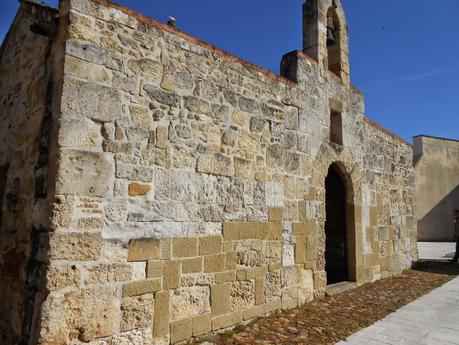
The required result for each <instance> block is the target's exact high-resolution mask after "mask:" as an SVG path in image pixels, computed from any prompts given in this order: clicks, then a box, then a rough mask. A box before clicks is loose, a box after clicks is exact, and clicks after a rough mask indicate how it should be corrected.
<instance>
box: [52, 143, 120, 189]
mask: <svg viewBox="0 0 459 345" xmlns="http://www.w3.org/2000/svg"><path fill="white" fill-rule="evenodd" d="M113 173H114V168H113V164H112V163H111V162H110V161H109V157H108V156H107V155H106V154H103V153H98V152H88V151H78V150H63V151H62V154H61V162H60V167H59V172H58V177H57V184H56V193H57V194H62V195H68V194H70V195H84V196H92V197H105V196H107V195H108V193H109V191H110V186H111V185H112V183H113Z"/></svg>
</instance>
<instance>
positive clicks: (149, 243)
mask: <svg viewBox="0 0 459 345" xmlns="http://www.w3.org/2000/svg"><path fill="white" fill-rule="evenodd" d="M159 259H160V241H159V240H155V239H150V238H148V239H139V240H132V241H131V242H130V243H129V257H128V261H146V260H159Z"/></svg>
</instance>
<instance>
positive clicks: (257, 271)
mask: <svg viewBox="0 0 459 345" xmlns="http://www.w3.org/2000/svg"><path fill="white" fill-rule="evenodd" d="M266 272H268V266H260V267H252V268H249V269H248V270H247V279H255V278H263V277H264V276H265V274H266Z"/></svg>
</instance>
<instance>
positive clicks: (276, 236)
mask: <svg viewBox="0 0 459 345" xmlns="http://www.w3.org/2000/svg"><path fill="white" fill-rule="evenodd" d="M266 239H267V240H271V241H278V240H281V239H282V224H281V223H271V222H270V223H268V234H267V236H266Z"/></svg>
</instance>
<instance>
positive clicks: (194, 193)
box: [2, 0, 416, 345]
mask: <svg viewBox="0 0 459 345" xmlns="http://www.w3.org/2000/svg"><path fill="white" fill-rule="evenodd" d="M60 31H61V34H62V35H63V36H62V37H65V38H66V40H65V42H64V43H63V44H65V60H64V66H63V71H64V72H63V75H62V76H61V78H62V85H61V87H62V96H60V95H56V94H55V96H57V97H59V108H58V109H55V110H54V112H53V114H54V115H55V116H56V118H58V120H59V122H58V132H57V138H56V144H57V146H58V157H59V160H58V161H57V167H56V168H57V171H56V178H55V188H53V189H50V191H52V195H53V204H52V210H51V212H50V219H49V220H50V225H49V230H50V232H49V233H46V234H43V235H42V238H45V239H46V241H48V242H49V248H48V250H47V251H46V258H47V262H48V266H47V267H46V278H47V279H46V288H47V298H46V300H45V301H44V304H43V306H42V308H41V316H40V317H41V324H40V325H39V326H38V329H39V331H40V336H39V343H40V344H53V345H57V344H91V345H96V344H97V345H108V344H145V345H146V344H151V343H153V344H168V343H176V342H179V341H182V340H187V339H189V338H191V337H193V336H198V335H202V334H206V333H209V332H211V331H218V330H221V329H225V328H227V327H231V326H234V325H236V324H238V323H240V322H243V321H248V320H251V319H253V318H255V317H258V316H261V315H264V314H267V313H269V312H272V311H274V310H278V309H282V308H292V307H296V306H299V305H302V304H304V303H305V302H308V301H310V300H312V299H313V298H315V297H319V296H323V295H324V293H325V289H326V285H327V280H326V272H325V232H324V225H325V219H326V215H325V177H326V175H327V172H328V169H329V167H330V166H331V165H332V164H336V165H337V166H338V167H339V169H340V170H341V171H342V173H343V176H344V178H345V180H346V186H347V191H348V194H347V200H346V203H347V208H348V210H349V212H348V216H349V217H348V222H349V224H348V231H350V232H351V234H350V237H351V239H352V244H351V246H350V250H351V265H350V276H351V279H352V280H354V281H355V282H357V283H359V284H361V283H365V282H369V281H373V280H376V279H380V278H382V277H386V276H389V275H391V274H396V273H398V272H400V271H401V270H403V269H406V268H409V267H410V265H411V261H412V260H413V259H416V249H415V244H416V237H415V233H416V231H415V222H413V212H414V210H413V207H414V197H413V193H414V181H413V176H412V168H411V159H412V150H411V147H410V145H408V144H407V143H405V142H403V141H401V140H400V139H398V138H396V137H395V136H393V135H391V134H390V133H387V132H385V131H383V130H382V129H381V128H379V127H377V126H375V125H374V124H372V123H371V122H370V121H369V120H368V119H366V118H365V115H364V99H363V95H362V94H361V93H360V92H359V91H358V90H356V89H354V88H352V87H350V86H349V85H348V84H347V83H346V82H342V81H341V80H340V78H338V77H337V76H335V75H333V74H332V73H330V72H328V71H326V70H324V69H323V67H322V66H321V64H319V63H317V62H316V61H314V60H313V59H311V58H309V57H308V56H306V55H304V54H303V53H301V52H292V53H289V54H287V55H285V56H284V58H283V60H282V67H281V70H282V75H283V76H277V75H275V74H273V73H270V72H267V71H265V70H263V69H261V68H259V67H257V66H254V65H252V64H250V63H247V62H244V61H242V60H240V59H238V58H237V57H234V56H232V55H231V54H228V53H225V52H223V51H221V50H219V49H217V48H215V47H213V46H211V45H209V44H207V43H204V42H201V41H199V40H197V39H195V38H192V37H189V36H187V35H186V34H184V33H182V32H180V31H178V30H176V29H173V28H171V27H168V26H165V25H162V24H159V23H157V22H155V21H153V20H150V19H148V18H145V17H143V16H141V15H139V14H137V13H134V12H132V11H130V10H127V9H124V8H122V7H119V6H116V5H113V4H108V3H107V2H106V1H101V0H66V1H62V2H61V8H60ZM2 80H3V79H2ZM59 80H60V79H59ZM2 97H3V93H2ZM331 110H333V111H338V112H340V113H341V115H342V145H337V144H333V143H330V131H331V130H330V126H331V123H330V121H331V120H330V112H331ZM53 176H54V175H53Z"/></svg>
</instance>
